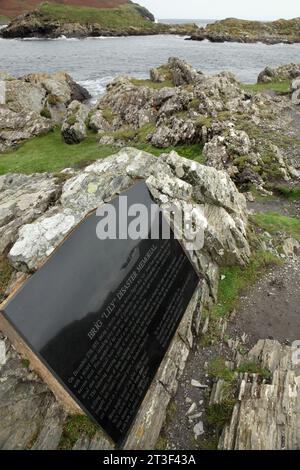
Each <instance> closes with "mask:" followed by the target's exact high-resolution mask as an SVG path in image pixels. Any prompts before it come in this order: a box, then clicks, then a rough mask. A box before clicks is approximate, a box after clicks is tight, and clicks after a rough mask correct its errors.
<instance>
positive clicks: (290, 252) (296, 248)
mask: <svg viewBox="0 0 300 470" xmlns="http://www.w3.org/2000/svg"><path fill="white" fill-rule="evenodd" d="M282 250H283V253H284V254H285V256H288V257H292V258H294V257H297V256H298V255H300V243H299V242H298V241H297V240H295V239H294V238H287V239H286V240H284V242H283V246H282Z"/></svg>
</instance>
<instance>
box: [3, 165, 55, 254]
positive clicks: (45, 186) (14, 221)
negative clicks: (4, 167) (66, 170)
mask: <svg viewBox="0 0 300 470" xmlns="http://www.w3.org/2000/svg"><path fill="white" fill-rule="evenodd" d="M59 193H60V187H59V185H58V183H57V181H56V179H55V178H54V177H53V176H51V175H47V174H42V175H30V176H27V175H14V174H9V175H4V176H0V254H2V253H4V251H5V250H6V249H7V247H8V246H9V245H10V244H12V243H14V242H15V240H16V236H17V233H18V229H19V228H20V227H21V226H23V225H25V224H28V223H31V222H33V221H34V220H35V219H37V218H38V217H39V216H41V215H42V214H43V213H44V212H45V211H46V210H47V209H48V207H49V206H50V205H51V204H53V203H54V202H55V201H56V199H57V198H58V197H59Z"/></svg>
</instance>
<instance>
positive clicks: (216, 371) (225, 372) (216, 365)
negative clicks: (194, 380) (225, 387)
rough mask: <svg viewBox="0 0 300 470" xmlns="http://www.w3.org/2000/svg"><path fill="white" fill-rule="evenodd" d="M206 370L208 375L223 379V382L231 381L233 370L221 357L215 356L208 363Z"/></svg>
mask: <svg viewBox="0 0 300 470" xmlns="http://www.w3.org/2000/svg"><path fill="white" fill-rule="evenodd" d="M207 372H208V374H209V375H210V376H212V377H214V378H217V379H223V380H225V382H232V380H233V379H234V371H233V370H231V369H229V368H228V367H227V366H226V360H225V359H224V358H223V357H216V358H215V359H213V360H212V361H211V362H210V363H209V364H208V369H207Z"/></svg>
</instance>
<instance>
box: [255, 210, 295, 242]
mask: <svg viewBox="0 0 300 470" xmlns="http://www.w3.org/2000/svg"><path fill="white" fill-rule="evenodd" d="M251 219H252V221H253V222H254V223H255V224H256V225H258V226H259V227H260V228H262V229H263V230H265V231H266V232H269V233H276V232H285V233H287V234H288V235H290V236H291V237H293V238H295V239H296V240H298V241H300V219H296V218H294V217H288V216H285V215H281V214H278V213H277V212H264V213H258V214H254V215H252V216H251Z"/></svg>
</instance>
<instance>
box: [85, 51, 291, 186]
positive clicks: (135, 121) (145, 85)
mask: <svg viewBox="0 0 300 470" xmlns="http://www.w3.org/2000/svg"><path fill="white" fill-rule="evenodd" d="M157 84H159V86H157ZM283 106H284V103H283V104H281V102H279V101H278V100H276V97H275V98H274V97H271V96H267V95H262V94H255V93H249V92H247V91H245V90H244V89H243V88H242V87H241V84H240V83H239V82H238V81H237V80H236V79H235V77H234V76H233V75H232V74H231V73H229V72H224V73H220V74H218V75H216V76H205V75H204V74H202V73H201V72H199V71H197V70H195V69H194V68H193V67H191V65H189V64H187V63H186V62H185V61H183V60H181V59H178V58H170V59H169V61H168V63H167V64H165V65H162V66H161V67H158V68H156V69H152V70H151V71H150V80H148V81H146V80H136V79H132V78H130V77H118V78H116V79H115V80H114V81H113V82H112V83H110V84H109V85H108V87H107V93H106V95H104V96H103V97H102V98H101V99H100V101H99V102H98V103H97V105H96V106H95V107H94V108H93V109H91V111H90V114H89V119H90V127H91V128H92V129H95V130H97V131H99V132H100V133H101V141H100V142H101V144H104V143H107V142H109V143H110V144H113V143H115V145H119V146H122V145H126V141H127V142H130V144H134V143H135V142H137V143H140V142H141V141H142V143H143V144H145V143H147V144H149V143H150V144H151V145H153V146H154V147H157V148H168V147H172V146H176V145H180V144H202V145H203V146H204V152H203V154H204V157H205V162H206V163H207V164H208V165H210V166H213V167H215V168H217V169H223V170H226V171H227V172H228V174H229V175H230V176H231V177H232V178H233V180H234V181H235V182H236V183H238V184H239V185H240V186H243V187H245V189H247V187H248V186H250V185H251V184H254V185H255V186H259V187H262V186H263V185H264V183H265V181H268V180H269V178H270V173H272V176H271V178H273V177H274V176H273V175H275V176H276V177H277V178H281V179H282V178H283V179H285V180H288V179H289V178H290V177H291V176H292V175H294V174H295V172H294V171H293V168H292V167H291V165H289V164H288V163H287V161H286V160H285V158H284V156H283V154H282V152H281V151H280V150H279V148H277V147H276V146H275V145H274V144H273V143H272V142H271V141H270V142H268V141H267V142H266V141H265V139H261V138H260V135H259V132H258V129H259V126H261V127H265V126H270V127H271V125H272V122H271V120H270V118H269V116H270V114H271V113H272V114H273V115H274V120H275V119H276V118H278V117H279V116H280V115H281V113H282V107H283ZM270 123H271V125H270ZM87 125H88V124H87ZM248 129H250V131H251V134H249V130H248ZM265 132H266V131H265V129H264V131H263V133H264V134H265ZM266 154H267V155H268V157H267V158H266V157H265V155H266Z"/></svg>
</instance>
